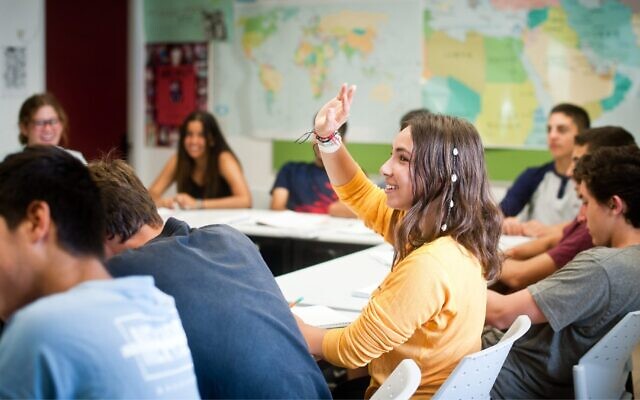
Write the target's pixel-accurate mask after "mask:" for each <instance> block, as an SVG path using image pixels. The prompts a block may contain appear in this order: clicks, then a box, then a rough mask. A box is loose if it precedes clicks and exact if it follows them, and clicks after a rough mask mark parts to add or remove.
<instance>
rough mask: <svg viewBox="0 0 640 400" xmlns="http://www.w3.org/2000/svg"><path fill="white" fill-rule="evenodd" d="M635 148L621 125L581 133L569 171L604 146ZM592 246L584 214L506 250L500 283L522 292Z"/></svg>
mask: <svg viewBox="0 0 640 400" xmlns="http://www.w3.org/2000/svg"><path fill="white" fill-rule="evenodd" d="M631 145H633V146H635V139H634V138H633V135H631V133H629V132H628V131H627V130H625V129H623V128H621V127H618V126H603V127H601V128H591V129H587V130H585V131H583V132H582V133H580V134H578V136H576V138H575V146H574V147H573V154H572V159H571V165H570V166H569V169H568V171H567V175H568V176H572V174H573V168H574V165H575V164H576V163H577V162H578V160H579V159H580V157H582V156H583V155H585V154H589V153H592V152H595V151H596V150H598V149H600V148H602V147H615V146H631ZM591 247H592V243H591V235H589V231H588V230H587V225H586V223H585V220H584V215H581V214H580V213H579V214H578V216H577V217H576V218H575V219H574V220H573V221H571V223H569V224H568V225H567V226H565V227H564V229H563V230H562V232H558V233H557V234H556V233H552V234H548V235H545V236H543V237H540V238H538V239H535V240H532V241H531V242H527V243H523V244H521V245H519V246H516V247H513V248H511V249H509V250H507V251H505V255H506V256H507V257H508V258H507V259H506V260H505V261H504V262H503V263H502V273H501V274H500V282H502V283H503V284H504V285H506V286H507V287H508V288H509V289H511V290H514V289H515V290H517V289H522V288H524V287H526V286H528V285H530V284H532V283H535V282H537V281H539V280H540V279H542V278H544V277H546V276H549V275H551V274H552V273H554V272H555V271H556V270H557V269H559V268H562V267H563V266H564V265H565V264H567V263H568V262H569V261H571V260H572V259H573V257H575V256H576V254H578V253H580V252H581V251H583V250H587V249H590V248H591Z"/></svg>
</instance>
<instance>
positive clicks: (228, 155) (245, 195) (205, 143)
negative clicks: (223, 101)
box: [149, 111, 251, 209]
mask: <svg viewBox="0 0 640 400" xmlns="http://www.w3.org/2000/svg"><path fill="white" fill-rule="evenodd" d="M173 182H175V183H176V185H177V192H178V194H177V195H175V196H171V197H164V198H163V197H162V194H163V193H164V192H165V191H166V190H167V189H168V188H169V186H170V185H171V184H172V183H173ZM149 193H150V194H151V197H152V198H153V200H154V201H155V202H156V205H157V206H158V207H168V208H173V207H174V206H176V205H177V206H178V207H180V208H183V209H196V208H248V207H251V194H250V192H249V187H248V185H247V181H246V180H245V177H244V175H243V173H242V168H241V166H240V162H239V161H238V159H237V158H236V156H235V155H234V154H233V151H232V150H231V148H230V147H229V145H228V144H227V141H226V140H225V138H224V136H223V135H222V132H221V131H220V128H219V127H218V123H217V122H216V120H215V118H214V116H213V115H211V114H210V113H208V112H204V111H195V112H193V113H191V114H190V115H189V116H187V118H186V119H185V121H184V123H183V124H182V126H181V127H180V140H179V147H178V152H177V154H176V155H174V156H172V157H171V158H170V159H169V161H167V164H166V165H165V166H164V168H163V169H162V171H161V172H160V175H159V176H158V177H157V178H156V180H155V181H154V182H153V184H152V185H151V187H150V188H149Z"/></svg>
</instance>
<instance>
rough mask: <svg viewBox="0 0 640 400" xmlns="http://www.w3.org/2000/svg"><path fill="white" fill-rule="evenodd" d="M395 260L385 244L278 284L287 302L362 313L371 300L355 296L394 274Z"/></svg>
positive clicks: (282, 279) (284, 277)
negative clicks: (300, 298)
mask: <svg viewBox="0 0 640 400" xmlns="http://www.w3.org/2000/svg"><path fill="white" fill-rule="evenodd" d="M385 257H386V260H388V261H385ZM392 258H393V249H392V248H391V246H390V245H388V244H382V245H378V246H376V247H372V248H370V249H366V250H362V251H359V252H357V253H353V254H349V255H346V256H343V257H340V258H336V259H335V260H331V261H327V262H324V263H321V264H318V265H314V266H312V267H307V268H304V269H301V270H298V271H294V272H290V273H288V274H284V275H281V276H278V277H276V282H278V285H279V286H280V290H282V293H283V294H284V297H285V298H286V299H287V300H288V301H293V300H295V299H297V298H299V297H303V300H302V301H301V304H307V305H315V304H321V305H325V306H328V307H331V308H335V309H336V310H347V311H357V312H360V311H361V310H362V308H363V307H364V306H365V305H366V304H367V302H368V301H369V300H368V299H365V298H360V297H354V296H353V295H352V293H353V292H354V291H355V290H356V289H359V288H361V287H363V286H368V285H376V284H379V283H380V282H382V280H383V279H384V278H385V277H386V276H387V274H388V273H389V271H390V270H391V261H392Z"/></svg>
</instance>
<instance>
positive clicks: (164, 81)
mask: <svg viewBox="0 0 640 400" xmlns="http://www.w3.org/2000/svg"><path fill="white" fill-rule="evenodd" d="M207 68H208V67H207V44H206V43H167V44H148V45H147V62H146V68H145V81H146V88H145V91H146V98H147V101H146V128H145V130H146V136H147V145H150V146H172V147H175V146H176V144H177V142H178V139H179V137H180V131H179V130H180V125H181V124H182V121H183V120H184V119H185V117H186V116H187V115H189V113H191V112H193V111H196V110H205V109H206V108H207V95H208V84H207Z"/></svg>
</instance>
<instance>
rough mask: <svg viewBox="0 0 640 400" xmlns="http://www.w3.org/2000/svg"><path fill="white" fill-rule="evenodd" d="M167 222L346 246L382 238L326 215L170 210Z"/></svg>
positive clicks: (354, 222) (359, 223)
mask: <svg viewBox="0 0 640 400" xmlns="http://www.w3.org/2000/svg"><path fill="white" fill-rule="evenodd" d="M159 212H160V215H161V216H162V217H163V219H165V220H166V219H167V218H169V217H176V218H178V219H180V220H182V221H185V222H186V223H188V224H189V225H190V226H192V227H194V228H198V227H201V226H204V225H211V224H227V225H231V226H232V227H234V228H236V229H237V230H239V231H240V232H242V233H244V234H245V235H249V236H262V237H271V238H290V239H303V240H315V241H319V242H335V243H346V244H362V245H371V246H373V245H377V244H380V243H383V239H382V237H381V236H380V235H378V234H376V233H375V232H373V231H372V230H370V229H368V228H367V227H365V226H364V224H363V223H362V221H360V220H358V219H354V218H337V217H331V216H329V215H323V214H308V213H297V212H294V211H272V210H257V209H226V210H225V209H215V210H214V209H210V210H189V211H187V210H169V209H160V210H159Z"/></svg>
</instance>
